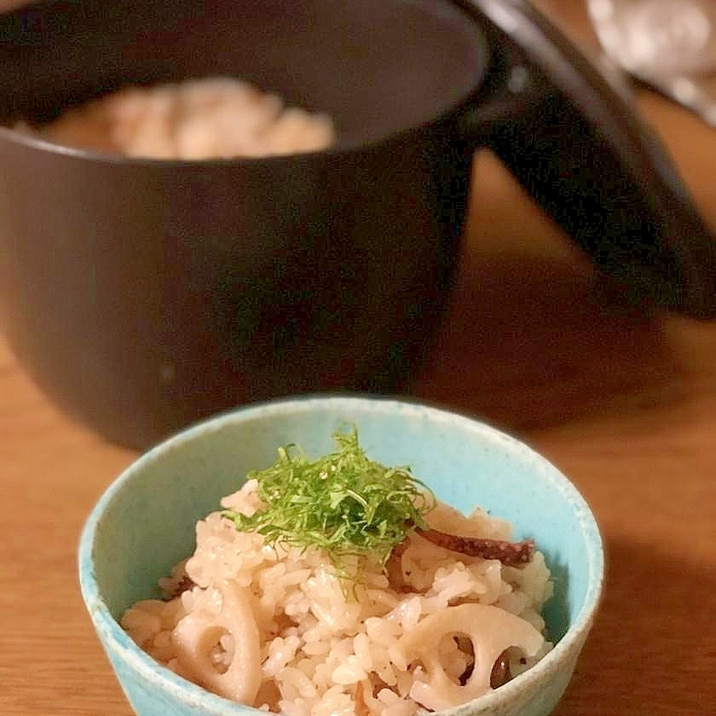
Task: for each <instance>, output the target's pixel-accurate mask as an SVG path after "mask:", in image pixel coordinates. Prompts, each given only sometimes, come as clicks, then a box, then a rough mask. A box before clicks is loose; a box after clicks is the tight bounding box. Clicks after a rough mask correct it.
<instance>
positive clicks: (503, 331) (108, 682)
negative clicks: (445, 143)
mask: <svg viewBox="0 0 716 716" xmlns="http://www.w3.org/2000/svg"><path fill="white" fill-rule="evenodd" d="M542 5H543V6H546V8H547V9H548V10H550V11H552V12H553V13H554V14H555V17H556V18H557V19H558V20H559V21H560V22H561V21H567V22H568V23H569V30H570V32H575V33H576V34H578V35H580V36H582V37H587V35H586V33H585V31H584V28H585V25H584V13H583V10H582V8H581V6H580V5H579V4H578V3H576V2H571V0H562V1H560V0H552V1H551V2H548V1H547V0H544V1H543V3H542ZM638 104H639V108H640V111H642V112H643V115H644V116H645V118H646V119H647V121H649V122H650V123H652V124H653V126H654V127H655V128H656V130H657V132H658V133H659V134H660V135H661V137H662V138H663V140H664V142H665V143H666V145H667V146H668V148H669V149H670V151H671V152H672V154H673V156H674V158H675V160H676V162H677V163H678V165H679V167H680V169H681V171H682V173H683V176H684V178H685V180H686V183H687V184H688V186H689V187H690V188H691V190H692V192H693V194H694V197H695V199H696V202H697V204H698V205H699V207H700V208H701V210H702V211H703V214H704V216H705V217H706V219H707V221H708V222H709V223H710V224H711V225H712V226H713V227H714V228H716V130H710V129H708V128H706V127H705V126H703V125H702V124H700V123H699V121H698V120H696V119H695V118H693V117H692V116H690V115H689V114H687V113H686V112H684V111H682V110H680V109H678V108H676V107H674V106H671V105H668V104H667V103H666V102H664V101H662V100H661V99H659V98H657V97H654V96H649V95H647V94H642V95H640V96H639V98H638ZM475 179H476V182H477V184H478V185H479V191H478V192H477V193H478V194H479V205H476V206H475V211H474V213H473V216H472V218H471V221H470V225H469V229H468V232H467V241H466V245H465V251H464V256H463V260H462V264H461V270H460V277H459V281H458V285H457V290H456V293H455V300H454V304H453V307H452V310H451V313H450V315H449V317H448V320H447V322H446V325H445V329H444V332H443V334H442V337H441V340H440V344H439V346H438V350H437V351H436V353H435V355H434V358H433V361H432V364H431V366H430V368H429V369H428V370H427V372H426V374H425V375H424V376H423V377H422V379H421V380H420V381H419V382H418V384H417V385H416V387H415V390H414V393H415V394H416V395H420V396H425V397H427V398H429V399H431V400H435V401H439V402H441V403H444V404H446V405H449V406H453V407H456V408H459V409H465V410H469V411H471V412H473V413H477V414H478V415H481V416H482V417H484V418H485V419H487V420H488V421H490V422H492V423H494V424H495V425H497V426H499V427H502V428H505V429H507V430H509V431H511V432H513V433H515V434H516V435H518V436H520V437H521V438H523V439H525V440H526V441H528V442H529V443H531V444H532V445H533V446H535V447H536V448H537V449H538V450H540V451H541V452H542V453H544V454H545V455H546V456H547V457H548V458H550V459H551V460H552V461H553V462H555V463H556V464H557V465H558V466H559V467H560V468H561V469H563V470H564V471H565V472H566V474H567V475H569V476H570V477H571V478H572V479H573V481H574V482H575V483H576V484H577V486H578V487H579V489H580V490H581V491H582V492H583V494H584V495H585V497H586V498H587V499H588V500H589V501H590V503H591V504H592V506H593V508H594V510H595V512H596V515H597V517H598V519H599V521H600V523H601V527H602V530H603V533H604V537H605V541H606V546H607V550H608V569H609V572H608V579H607V585H606V594H605V598H604V601H603V606H602V609H601V612H600V616H599V618H598V621H597V623H596V626H595V628H594V631H593V636H592V638H591V639H590V641H589V643H588V645H587V647H586V650H585V652H584V654H583V658H582V659H581V661H580V663H579V666H578V669H577V672H576V675H575V678H574V681H573V684H572V686H571V687H570V689H569V691H568V693H567V694H566V696H565V699H564V701H563V703H562V705H561V706H560V707H559V709H558V711H557V712H556V714H557V715H558V716H602V715H606V714H609V715H610V716H634V715H635V714H644V715H647V716H659V715H660V714H674V715H678V716H688V715H689V714H707V713H711V712H713V709H714V704H716V627H715V626H714V614H716V470H715V468H714V465H715V464H716V322H714V323H699V322H694V321H691V320H686V319H683V318H679V317H675V316H669V315H665V314H663V313H656V314H654V313H651V314H649V313H645V312H643V311H638V310H634V309H629V308H626V307H625V306H624V305H623V304H622V303H621V302H620V301H618V300H615V299H614V298H613V297H612V298H608V294H607V292H605V291H604V290H603V286H602V285H601V283H600V281H599V280H598V279H596V278H595V277H594V275H593V274H592V271H591V268H590V266H589V265H588V263H587V262H586V261H585V260H584V259H583V257H582V256H581V255H579V254H578V253H577V251H576V250H574V249H573V248H572V246H571V244H570V243H569V242H568V241H567V239H566V238H565V237H564V236H563V235H561V233H560V232H559V231H557V230H556V229H555V228H554V227H553V226H552V225H551V224H550V223H549V221H547V220H546V219H545V218H544V217H543V216H542V215H541V214H540V213H539V211H538V210H537V209H535V207H534V206H533V205H532V204H531V202H530V201H529V200H528V199H527V198H526V197H525V196H524V194H523V193H522V192H521V191H520V190H519V189H518V188H517V187H516V186H515V184H514V182H513V181H512V180H511V178H510V177H509V176H508V175H507V174H506V172H505V171H504V170H503V169H502V168H501V167H500V166H499V165H498V164H497V163H496V162H495V161H494V160H493V159H492V158H491V157H490V156H487V155H484V156H481V157H480V158H479V159H478V162H477V165H476V170H475ZM478 237H479V240H478ZM134 458H135V454H134V453H132V452H131V451H128V450H124V449H121V448H119V447H116V446H113V445H110V444H108V443H106V442H104V441H103V440H101V439H100V438H98V437H96V436H95V435H93V434H92V433H91V432H88V431H87V430H85V429H83V428H82V427H80V426H78V425H75V424H73V423H71V422H70V421H68V420H67V419H66V418H65V417H63V416H62V415H60V414H59V413H58V412H57V411H56V410H55V409H54V408H53V407H52V406H51V405H50V404H49V403H48V402H47V401H46V400H45V398H44V397H43V396H42V395H41V394H40V393H39V392H38V391H37V389H36V388H35V387H34V386H33V385H32V383H31V382H30V380H29V379H28V377H27V376H26V375H25V374H24V373H23V370H22V368H21V366H20V365H18V363H17V361H16V360H15V359H14V358H13V356H12V355H11V352H10V350H9V348H8V346H7V345H6V344H5V343H4V342H3V341H2V339H0V525H2V541H0V579H1V586H0V685H1V686H0V714H3V715H4V716H30V714H32V715H33V716H50V715H54V714H72V716H99V715H102V716H129V715H130V713H131V712H130V709H129V707H128V706H127V704H126V703H125V701H124V699H123V697H122V695H121V693H120V690H119V688H118V686H117V685H116V683H115V681H114V679H113V677H112V674H111V672H110V668H109V666H108V664H107V662H106V661H105V658H104V656H103V654H102V652H101V650H100V646H99V644H98V642H97V640H96V639H95V636H94V634H93V631H92V627H91V625H90V622H89V619H88V617H87V616H86V614H85V612H84V608H83V605H82V602H81V598H80V594H79V589H78V585H77V577H76V569H75V559H76V556H75V555H76V546H77V540H78V536H79V532H80V529H81V526H82V524H83V521H84V519H85V517H86V515H87V514H88V512H89V510H90V508H91V507H92V505H93V503H94V502H95V500H96V499H97V498H98V496H99V495H100V493H101V492H102V491H103V490H104V489H105V488H106V487H107V485H108V484H109V482H110V481H111V480H112V479H113V478H114V477H115V476H116V475H117V474H118V472H119V471H120V470H121V469H122V468H124V467H125V466H126V465H127V464H128V463H129V462H130V461H131V460H133V459H134Z"/></svg>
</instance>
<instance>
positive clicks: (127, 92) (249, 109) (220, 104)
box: [18, 77, 335, 160]
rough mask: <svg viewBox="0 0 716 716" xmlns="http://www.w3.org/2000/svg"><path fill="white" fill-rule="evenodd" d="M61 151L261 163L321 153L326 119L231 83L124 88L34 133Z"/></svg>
mask: <svg viewBox="0 0 716 716" xmlns="http://www.w3.org/2000/svg"><path fill="white" fill-rule="evenodd" d="M18 129H20V130H24V131H37V132H39V133H40V134H41V135H42V136H43V137H44V138H46V139H48V140H50V141H52V142H56V143H58V144H63V145H67V146H74V147H80V148H84V149H93V150H101V151H109V152H115V153H121V154H125V155H128V156H132V157H143V158H151V159H188V160H199V159H211V158H224V159H226V158H233V157H262V156H271V155H282V154H295V153H302V152H312V151H318V150H321V149H325V148H327V147H329V146H331V145H332V144H333V143H334V141H335V130H334V127H333V122H332V121H331V119H330V118H329V117H328V116H327V115H325V114H320V113H314V112H308V111H306V110H304V109H301V108H299V107H287V106H285V104H284V102H283V100H281V99H280V98H279V97H277V96H276V95H274V94H270V93H266V92H263V91H261V90H259V89H257V88H256V87H254V86H253V85H251V84H249V83H247V82H243V81H241V80H238V79H234V78H230V77H208V78H201V79H191V80H186V81H184V82H179V83H170V84H161V85H155V86H149V87H127V88H125V89H122V90H119V91H117V92H115V93H112V94H109V95H105V96H102V97H99V98H97V99H95V100H92V101H90V102H88V103H86V104H84V105H81V106H79V107H77V108H73V109H70V110H68V111H66V112H65V113H63V114H61V115H60V116H59V117H58V118H57V119H56V120H54V121H53V122H50V123H48V124H46V125H43V126H42V127H39V128H37V129H35V130H31V129H30V128H29V127H28V126H26V125H19V126H18Z"/></svg>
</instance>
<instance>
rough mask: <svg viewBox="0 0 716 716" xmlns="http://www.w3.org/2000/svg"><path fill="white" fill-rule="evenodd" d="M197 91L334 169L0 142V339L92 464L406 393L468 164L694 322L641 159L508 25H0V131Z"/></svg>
mask: <svg viewBox="0 0 716 716" xmlns="http://www.w3.org/2000/svg"><path fill="white" fill-rule="evenodd" d="M207 75H233V76H238V77H241V78H243V79H246V80H248V81H250V82H253V83H255V84H256V85H258V86H259V87H261V88H263V89H265V90H271V91H274V92H276V93H278V94H279V95H281V96H283V97H284V98H285V99H287V100H288V101H289V102H291V103H296V104H299V105H301V106H304V107H307V108H309V109H317V110H322V111H325V112H328V113H329V114H330V115H331V116H332V117H333V119H334V121H335V124H336V127H337V131H338V134H339V142H338V144H337V146H336V147H335V148H333V149H331V150H330V151H326V152H322V153H315V154H308V155H302V156H293V157H282V158H267V159H259V160H231V161H196V162H186V161H151V160H136V159H128V158H124V157H118V156H111V155H109V154H102V153H93V152H88V151H83V150H77V149H70V148H65V147H59V146H54V145H51V144H48V143H46V142H44V141H42V140H41V139H38V138H36V137H35V138H33V137H28V136H25V135H23V134H21V133H18V132H16V131H13V130H12V129H10V128H4V129H0V311H1V313H0V319H1V320H2V327H3V330H4V331H5V333H6V335H7V338H8V340H9V341H10V344H11V345H12V347H13V349H14V350H15V351H16V353H17V355H18V356H19V358H20V359H21V361H22V362H23V364H24V366H25V367H26V368H27V370H28V372H29V373H30V375H31V376H33V378H34V379H35V380H36V382H37V383H38V384H39V385H40V386H41V387H42V388H43V389H44V390H45V392H46V393H47V394H48V395H49V396H50V397H51V398H52V399H53V400H54V401H55V402H56V403H57V404H58V405H59V406H61V407H62V408H64V409H65V410H66V411H67V412H68V413H70V414H71V415H73V416H74V417H75V418H77V419H78V420H80V421H82V422H83V423H85V424H86V425H88V426H90V427H92V428H93V429H94V430H96V431H98V432H99V433H101V434H102V435H104V436H105V437H107V438H109V439H111V440H113V441H117V442H120V443H123V444H126V445H131V446H134V447H140V448H141V447H146V446H148V445H149V444H151V443H153V442H155V441H157V440H159V439H160V438H162V437H163V436H165V435H166V434H167V433H170V432H172V431H175V430H177V429H179V428H181V427H183V426H184V425H186V424H187V423H189V422H192V421H194V420H196V419H198V418H201V417H204V416H206V415H209V414H211V413H214V412H216V411H218V410H222V409H224V408H228V407H230V406H233V405H237V404H240V403H245V402H247V401H253V400H259V399H265V398H269V397H274V396H279V395H286V394H292V393H300V392H307V391H311V392H312V391H318V390H335V389H348V390H362V391H377V392H381V391H389V390H390V391H394V390H399V389H400V388H401V387H403V386H404V384H405V381H406V380H409V379H410V376H411V375H413V374H414V371H415V369H416V368H417V367H418V366H419V365H420V363H421V361H422V360H423V357H424V355H425V353H426V351H427V350H429V348H430V345H431V339H432V336H433V335H434V333H435V329H436V327H437V326H438V324H439V322H440V318H441V315H442V313H443V309H444V307H445V304H446V299H447V297H448V294H449V288H450V285H451V278H452V275H453V270H454V268H455V264H456V259H457V255H458V249H459V237H460V233H461V230H462V227H463V223H464V218H465V209H466V202H467V195H468V190H469V188H470V187H469V179H470V165H471V159H472V156H473V153H474V151H475V150H476V149H477V148H478V147H480V146H490V147H491V148H492V149H494V150H495V151H496V152H497V154H498V155H499V156H500V157H501V158H502V159H503V161H504V162H505V163H506V164H507V165H508V166H509V167H510V169H511V170H512V171H513V172H514V173H515V175H516V176H517V177H518V178H519V180H520V181H521V182H522V183H523V184H524V185H525V186H526V187H527V188H528V189H529V191H530V192H531V193H532V195H533V196H534V197H535V200H536V201H538V202H539V203H540V204H541V205H542V206H543V207H544V208H545V209H546V210H547V211H548V212H549V213H550V214H551V215H552V216H553V217H554V218H555V219H556V220H557V221H559V222H560V223H561V224H562V225H564V226H565V227H566V228H567V229H568V231H569V232H570V234H571V235H572V236H573V237H574V238H575V240H576V241H578V242H579V243H580V244H581V245H582V246H584V248H585V249H586V250H587V251H589V252H590V253H591V254H592V256H593V257H594V259H595V260H596V261H597V262H599V263H600V264H602V265H603V266H604V267H605V268H607V269H609V270H612V271H614V272H615V273H617V274H618V275H619V276H621V277H622V278H624V279H626V280H628V281H630V282H631V283H632V285H633V286H635V287H636V290H640V291H641V292H643V293H644V294H648V295H649V296H651V297H652V298H653V299H654V300H655V301H656V302H658V303H660V304H663V305H666V306H668V307H671V308H674V309H677V310H681V311H684V312H687V313H690V314H692V315H698V316H704V317H705V316H710V315H712V314H713V313H714V311H715V310H716V299H715V295H714V294H715V293H716V291H715V286H716V284H715V279H714V274H715V273H716V271H714V266H716V260H715V259H714V244H713V242H712V241H711V237H710V236H709V234H708V232H707V231H706V229H705V227H704V226H703V224H702V223H701V221H700V220H699V218H698V216H697V215H696V214H695V212H694V211H693V208H692V204H691V202H690V201H689V199H688V197H687V196H686V193H685V191H684V189H683V187H682V185H681V183H680V182H679V180H678V178H677V177H676V175H675V173H674V170H673V168H672V165H671V164H670V163H669V160H668V159H667V157H666V156H665V154H664V152H663V151H662V149H661V148H660V147H659V145H658V144H657V143H656V142H655V141H654V139H653V138H652V137H651V136H649V135H648V133H647V132H646V130H645V128H644V126H643V125H642V124H641V123H639V122H638V121H637V119H636V118H635V117H634V115H633V114H632V113H631V112H630V111H629V109H628V106H627V105H626V103H625V102H623V101H622V100H621V99H620V98H619V97H618V96H617V95H616V94H615V93H614V92H613V91H612V90H611V89H610V88H609V87H608V86H607V84H606V83H605V81H604V80H603V79H602V77H601V76H600V75H599V74H598V73H597V72H596V71H595V70H594V69H593V68H592V67H591V65H590V64H589V63H588V62H586V61H585V60H584V58H583V57H582V56H581V55H580V54H579V53H578V52H577V51H576V50H575V49H574V48H573V47H572V46H571V45H570V44H569V43H568V42H567V41H566V40H565V38H564V37H563V36H562V35H560V33H559V32H557V31H556V30H555V29H554V28H553V27H552V26H551V25H550V24H549V23H548V22H547V21H546V20H545V19H544V18H543V17H541V16H540V15H539V14H538V13H537V12H536V11H535V10H533V9H532V8H531V7H530V6H529V5H527V4H525V3H523V2H516V1H514V0H513V1H510V0H472V1H470V0H360V1H357V0H141V1H140V0H137V1H132V0H115V2H112V3H108V2H106V0H85V1H80V0H74V1H70V0H65V1H62V2H45V3H41V4H38V5H35V6H32V7H29V8H25V9H21V10H19V11H17V12H14V13H12V14H8V15H5V16H2V17H0V121H2V122H3V123H4V124H5V125H6V126H12V124H13V123H14V122H15V121H17V120H20V119H25V120H27V119H30V120H32V121H38V122H41V121H45V120H48V119H51V118H53V117H54V116H55V115H57V113H58V112H60V111H61V110H63V109H66V108H67V107H69V106H71V105H74V104H77V103H80V102H83V101H86V100H88V99H89V98H91V97H94V96H97V95H99V94H102V93H104V92H108V91H111V90H114V89H117V88H119V87H121V86H123V85H127V84H147V83H158V82H165V81H170V80H176V79H180V78H186V77H193V76H198V77H200V76H207ZM476 189H477V191H479V187H477V188H476Z"/></svg>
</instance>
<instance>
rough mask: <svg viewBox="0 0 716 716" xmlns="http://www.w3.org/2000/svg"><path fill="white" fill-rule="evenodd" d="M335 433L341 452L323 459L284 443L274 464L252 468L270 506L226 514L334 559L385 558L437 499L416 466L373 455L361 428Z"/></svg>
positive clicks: (271, 537) (242, 526)
mask: <svg viewBox="0 0 716 716" xmlns="http://www.w3.org/2000/svg"><path fill="white" fill-rule="evenodd" d="M333 438H334V440H335V442H336V445H337V449H336V450H335V452H332V453H330V454H328V455H325V456H324V457H321V458H318V459H317V460H309V459H308V458H307V457H306V456H305V455H304V453H303V451H302V450H301V449H300V447H298V446H296V445H288V446H286V447H282V448H279V450H278V460H277V461H276V463H275V464H274V465H272V466H271V467H269V468H267V469H265V470H254V471H252V472H250V473H249V474H248V478H249V479H255V480H257V482H258V496H259V498H260V499H261V501H262V502H263V503H264V505H265V508H264V509H261V510H259V511H258V512H256V513H255V514H254V515H252V516H251V517H247V516H246V515H243V514H241V513H238V512H233V511H228V510H227V511H225V512H224V513H223V514H224V516H225V517H227V518H229V519H231V520H233V522H234V524H235V525H236V527H237V529H239V530H242V531H252V532H259V533H260V534H262V535H264V538H265V541H266V543H267V544H270V545H276V544H277V543H283V544H287V545H290V546H298V547H302V548H308V547H318V548H320V549H323V550H325V551H326V552H327V553H328V555H329V557H330V558H331V560H332V561H333V562H334V563H336V562H337V561H340V558H341V557H345V556H347V555H358V556H365V557H368V556H371V557H373V558H375V559H377V560H378V561H380V562H381V563H383V564H384V563H385V562H386V561H387V559H388V557H389V556H390V553H391V551H392V550H393V548H394V547H395V546H396V545H398V544H400V543H401V542H402V541H403V540H404V539H405V538H406V536H407V535H408V534H409V533H410V532H411V531H413V530H414V529H415V528H416V527H425V526H426V523H425V520H424V519H423V516H424V515H425V514H426V513H427V512H428V511H430V510H431V509H432V508H433V506H434V504H435V498H434V497H433V495H432V493H431V492H430V491H429V490H428V489H427V487H426V486H425V485H424V484H423V483H422V482H421V481H420V480H418V479H417V478H415V477H413V476H412V474H411V472H410V468H408V467H385V466H384V465H381V464H379V463H377V462H374V461H373V460H371V459H369V458H368V457H367V455H366V454H365V452H364V451H363V449H362V448H361V446H360V445H359V442H358V432H357V430H356V429H355V428H353V429H352V430H351V431H350V432H338V433H335V434H334V435H333Z"/></svg>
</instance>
